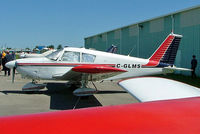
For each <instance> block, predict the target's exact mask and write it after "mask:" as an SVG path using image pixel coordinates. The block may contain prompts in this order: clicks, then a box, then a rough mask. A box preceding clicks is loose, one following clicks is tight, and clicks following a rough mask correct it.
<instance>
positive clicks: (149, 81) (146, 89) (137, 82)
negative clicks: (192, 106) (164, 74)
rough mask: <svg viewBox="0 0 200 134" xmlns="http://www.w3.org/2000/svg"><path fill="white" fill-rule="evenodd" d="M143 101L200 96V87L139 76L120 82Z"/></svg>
mask: <svg viewBox="0 0 200 134" xmlns="http://www.w3.org/2000/svg"><path fill="white" fill-rule="evenodd" d="M118 84H119V85H120V86H121V87H122V88H124V89H125V90H126V91H128V92H129V93H130V94H131V95H132V96H134V97H135V98H137V99H138V100H139V101H141V102H147V101H157V100H169V99H179V98H189V97H197V96H200V89H199V88H196V87H194V86H190V85H187V84H184V83H181V82H177V81H174V80H169V79H165V78H158V77H138V78H132V79H127V80H123V81H120V82H119V83H118Z"/></svg>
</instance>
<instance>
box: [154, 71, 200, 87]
mask: <svg viewBox="0 0 200 134" xmlns="http://www.w3.org/2000/svg"><path fill="white" fill-rule="evenodd" d="M156 76H157V77H163V78H168V79H172V80H176V81H180V82H183V83H186V84H189V85H192V86H195V87H198V88H200V78H199V77H197V78H195V79H194V78H192V77H191V76H185V75H180V74H167V75H156Z"/></svg>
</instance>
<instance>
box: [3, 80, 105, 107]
mask: <svg viewBox="0 0 200 134" xmlns="http://www.w3.org/2000/svg"><path fill="white" fill-rule="evenodd" d="M46 88H47V90H41V91H22V90H18V91H16V90H3V91H0V92H1V93H4V94H6V95H8V94H27V95H28V94H43V95H48V96H50V109H54V110H67V109H73V108H74V106H75V105H76V107H75V108H76V109H77V108H85V107H95V106H102V105H101V103H100V102H99V101H98V100H97V99H96V98H95V97H94V96H90V97H88V98H85V97H81V98H80V99H79V97H77V96H74V95H73V93H72V92H73V89H71V88H66V86H65V83H48V84H47V87H46Z"/></svg>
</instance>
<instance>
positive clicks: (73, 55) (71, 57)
mask: <svg viewBox="0 0 200 134" xmlns="http://www.w3.org/2000/svg"><path fill="white" fill-rule="evenodd" d="M62 61H68V62H80V53H79V52H71V51H65V52H64V54H63V56H62Z"/></svg>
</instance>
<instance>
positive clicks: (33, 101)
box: [0, 72, 137, 116]
mask: <svg viewBox="0 0 200 134" xmlns="http://www.w3.org/2000/svg"><path fill="white" fill-rule="evenodd" d="M28 82H31V80H30V79H24V78H21V75H20V74H16V75H15V82H14V83H12V81H11V76H4V73H3V72H0V116H7V115H9V116H10V115H21V114H29V113H40V112H49V111H56V110H68V109H78V108H87V107H96V106H109V105H119V104H128V103H136V102H137V100H136V99H134V98H133V97H132V96H131V95H129V94H128V93H127V92H125V91H124V90H123V89H122V88H121V87H119V86H118V85H117V82H116V81H114V82H110V81H109V82H108V81H105V82H103V83H100V82H95V85H96V87H97V89H98V90H99V92H98V93H97V94H95V95H92V96H90V97H88V98H86V97H81V98H79V97H76V96H74V95H73V93H72V92H73V89H70V88H67V87H66V82H65V81H43V80H42V81H39V83H47V86H46V88H45V89H42V90H40V91H34V92H32V91H31V92H27V91H22V87H23V86H24V85H25V84H26V83H28ZM89 86H90V87H91V88H93V85H92V84H91V83H89Z"/></svg>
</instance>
